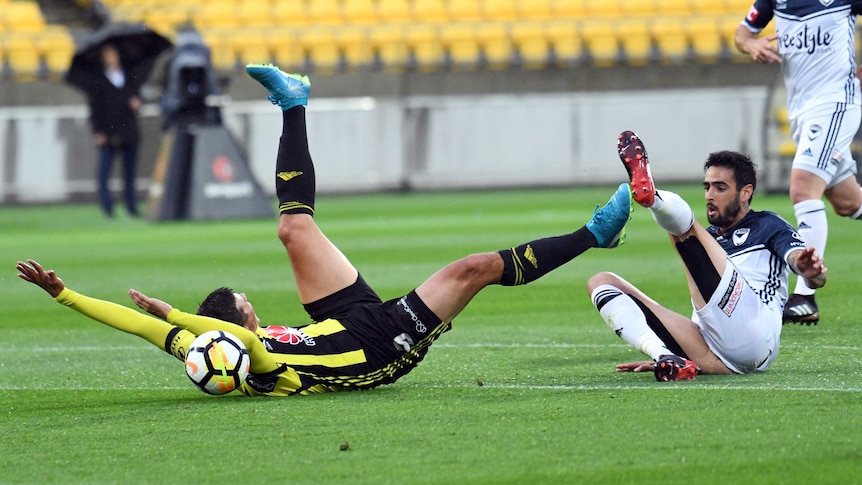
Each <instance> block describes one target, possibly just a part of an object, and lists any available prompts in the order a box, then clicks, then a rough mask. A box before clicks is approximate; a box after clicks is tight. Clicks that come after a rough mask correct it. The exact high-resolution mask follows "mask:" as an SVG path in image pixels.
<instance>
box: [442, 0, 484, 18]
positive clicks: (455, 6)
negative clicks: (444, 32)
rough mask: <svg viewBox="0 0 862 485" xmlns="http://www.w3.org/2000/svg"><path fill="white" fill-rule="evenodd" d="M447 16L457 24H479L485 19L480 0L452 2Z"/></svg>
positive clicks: (451, 0) (447, 8) (447, 9)
mask: <svg viewBox="0 0 862 485" xmlns="http://www.w3.org/2000/svg"><path fill="white" fill-rule="evenodd" d="M446 15H447V17H448V18H450V19H452V20H453V21H455V22H479V21H481V20H482V19H483V17H482V5H481V4H480V3H479V0H455V1H453V0H450V1H449V2H447V3H446Z"/></svg>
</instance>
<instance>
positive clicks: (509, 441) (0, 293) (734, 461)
mask: <svg viewBox="0 0 862 485" xmlns="http://www.w3.org/2000/svg"><path fill="white" fill-rule="evenodd" d="M697 185H698V184H691V185H689V186H687V187H686V188H681V187H676V188H677V189H678V190H679V191H680V193H681V194H682V195H683V196H684V197H685V198H686V200H688V201H689V202H690V203H691V204H692V205H693V207H694V208H695V211H696V213H697V215H698V219H699V220H701V221H702V222H703V221H704V219H705V215H704V205H703V202H702V200H703V199H702V192H701V191H700V190H699V189H698V186H697ZM612 191H613V188H612V187H597V188H577V189H575V188H571V189H554V190H517V191H484V192H463V193H434V194H391V195H360V196H320V197H319V199H318V202H317V209H318V211H317V216H316V217H317V220H318V223H319V224H320V225H321V226H322V227H323V229H324V231H325V232H326V233H327V234H328V235H329V237H330V239H332V240H333V241H334V242H335V243H336V244H337V245H338V246H339V247H340V248H341V249H342V250H343V251H344V252H345V253H346V254H347V255H348V257H350V258H351V260H352V261H353V262H354V264H355V265H356V266H357V267H358V268H359V270H360V271H361V272H362V274H363V275H364V276H365V278H366V279H367V280H368V281H369V282H370V283H371V284H372V285H373V286H374V287H375V289H376V290H377V291H378V293H380V295H381V296H382V297H383V298H384V299H386V298H392V297H396V296H400V295H402V294H404V293H406V292H407V291H409V290H410V289H412V288H413V287H415V286H416V285H418V284H419V283H420V282H421V281H423V280H424V278H426V277H427V276H428V275H430V274H431V273H432V272H433V271H435V270H436V269H438V268H439V267H441V266H443V265H444V264H446V263H448V262H450V261H452V260H454V259H457V258H459V257H462V256H464V255H466V254H469V253H471V252H479V251H494V250H497V249H500V248H504V247H511V246H514V245H516V244H520V243H522V242H526V241H528V240H531V239H535V238H538V237H544V236H550V235H556V234H561V233H564V232H569V231H572V230H574V229H576V228H578V227H580V226H581V225H582V224H583V223H584V222H586V220H587V219H588V218H589V216H590V214H591V213H592V211H593V208H594V207H595V205H596V204H597V203H604V201H606V200H607V198H608V197H609V196H610V194H611V193H612ZM755 206H756V207H757V208H759V209H770V210H774V211H776V212H778V213H780V214H781V215H783V216H784V217H785V218H787V219H788V220H791V221H793V220H794V219H793V214H792V209H791V204H790V202H789V200H788V198H787V196H786V195H775V196H767V195H765V194H758V196H757V197H756V198H755ZM829 217H830V236H829V247H828V251H827V254H826V262H827V266H828V267H829V271H830V273H829V274H830V278H829V283H828V285H827V287H826V288H824V289H823V290H821V291H820V292H819V293H818V303H819V304H820V307H821V314H822V320H821V322H820V324H819V325H818V326H816V327H815V326H811V327H806V326H790V325H788V326H785V327H784V330H783V334H782V349H781V353H780V355H779V357H778V359H777V360H776V362H775V363H774V364H773V365H772V367H771V368H770V369H769V370H768V371H767V372H765V373H761V374H757V375H746V376H701V377H699V378H698V379H697V380H696V381H692V382H681V383H657V382H655V381H654V379H653V377H652V375H651V374H619V373H616V372H614V364H616V363H618V362H623V361H628V360H640V359H642V356H641V355H640V354H639V353H638V352H636V351H633V350H631V349H630V348H629V347H628V346H627V345H625V344H624V342H622V341H621V340H619V339H618V338H617V337H616V336H615V335H614V334H613V332H611V331H610V329H608V328H607V326H606V325H605V324H604V322H603V321H602V320H601V318H600V317H599V316H598V314H597V313H596V312H595V310H594V309H593V307H592V305H591V303H590V301H589V298H588V296H587V294H586V291H585V289H584V288H585V283H586V280H587V278H588V277H589V276H590V275H592V274H594V273H596V272H598V271H602V270H609V271H614V272H617V273H619V274H621V275H622V276H624V277H626V278H627V279H629V280H630V281H632V282H633V283H635V284H637V285H639V286H640V287H642V288H646V289H647V291H648V293H650V294H651V295H652V296H653V297H654V298H656V299H658V300H660V301H662V302H663V303H665V304H666V305H667V306H669V307H671V308H673V309H675V310H677V311H680V312H683V313H688V312H689V311H690V303H689V299H688V294H687V290H686V286H685V281H684V278H683V276H682V272H681V264H680V262H679V259H678V257H677V256H676V254H675V252H674V251H673V249H672V248H671V246H670V244H669V243H668V240H667V237H666V235H665V234H664V233H663V232H662V230H661V229H660V228H658V226H656V224H655V223H654V222H653V221H652V219H651V217H650V215H649V213H648V211H646V210H644V209H640V208H636V209H635V212H634V214H633V217H632V220H631V222H630V223H629V226H628V239H627V241H626V244H625V245H624V246H622V247H620V248H618V249H615V250H591V251H589V252H588V253H587V254H585V255H584V256H582V257H580V258H578V259H576V260H575V261H573V262H572V263H570V264H568V265H566V266H564V267H563V268H561V269H560V270H557V271H556V272H554V273H551V274H550V275H548V276H546V277H545V278H543V279H541V280H539V281H537V282H535V283H532V284H530V285H528V286H524V287H518V288H503V287H497V286H495V287H490V288H488V289H486V290H485V291H483V292H482V293H481V294H480V295H479V296H478V297H477V298H476V299H475V300H474V301H473V303H472V304H471V305H470V306H469V307H468V308H467V309H466V310H465V311H464V312H463V314H462V315H461V316H460V317H459V318H457V319H456V320H455V322H454V329H453V330H452V331H451V332H449V333H448V334H446V335H444V336H443V337H442V338H441V339H440V340H439V341H438V342H437V343H436V344H435V345H434V346H433V347H432V349H431V351H430V352H429V354H428V357H427V358H426V360H425V361H424V362H423V363H422V364H421V365H420V366H419V367H418V368H417V369H415V370H414V371H413V372H412V373H410V374H409V375H407V376H406V377H404V378H403V379H402V380H400V381H398V382H397V383H395V384H394V385H391V386H385V387H380V388H377V389H375V390H372V391H367V392H354V393H341V394H327V395H319V396H307V397H292V398H247V397H244V396H241V395H238V394H236V395H234V394H231V395H227V396H222V397H212V396H207V395H205V394H203V393H201V392H200V391H198V390H196V389H195V388H194V387H193V386H192V385H191V383H190V382H189V381H188V379H187V378H186V377H185V373H184V371H183V367H182V365H181V364H180V363H179V362H177V361H176V360H174V359H173V358H171V357H170V356H168V355H167V354H165V353H164V352H161V351H159V350H157V349H155V348H154V347H151V346H149V345H148V344H146V343H145V342H144V341H142V340H139V339H137V338H136V337H133V336H130V335H126V334H123V333H121V332H118V331H116V330H113V329H110V328H107V327H104V326H102V325H100V324H98V323H96V322H93V321H91V320H89V319H87V318H85V317H83V316H81V315H79V314H78V313H76V312H74V311H71V310H69V309H66V308H63V307H61V306H60V305H58V304H56V303H54V302H52V301H51V299H50V298H49V297H48V296H47V295H46V294H45V293H44V292H42V291H41V290H40V289H39V288H37V287H35V286H33V285H30V284H28V283H25V282H23V281H21V280H19V279H18V278H17V276H16V274H15V270H14V264H15V261H16V260H19V259H25V258H34V259H37V260H39V261H40V262H42V263H43V264H45V265H46V266H47V267H48V268H53V269H56V270H57V271H58V273H59V274H60V276H61V277H62V278H63V279H64V281H65V282H66V284H67V285H68V286H70V287H71V288H74V289H76V290H78V291H81V292H83V293H86V294H88V295H90V296H94V297H98V298H103V299H108V300H113V301H117V302H121V303H124V304H126V305H128V306H133V305H132V303H131V301H130V300H129V299H128V297H127V293H126V292H127V290H128V289H129V288H137V289H140V290H142V291H144V292H145V293H148V294H150V295H152V296H155V297H158V298H162V299H165V300H167V301H169V302H171V303H173V304H174V305H176V306H178V307H180V308H184V309H187V310H193V309H194V307H195V305H196V304H197V303H198V302H199V301H200V299H202V298H203V296H204V295H205V294H206V293H207V292H208V291H209V290H211V289H212V288H214V287H215V286H220V285H229V286H232V287H234V288H235V289H236V290H238V291H244V292H246V293H247V294H248V295H249V298H250V300H251V301H252V303H253V304H254V305H255V308H256V310H257V311H258V313H259V315H260V316H261V318H262V319H263V320H264V323H265V324H294V325H297V324H302V323H305V322H307V316H306V315H305V314H304V312H303V310H302V307H301V305H300V304H299V302H298V301H297V299H296V294H295V285H294V283H293V277H292V275H291V272H290V269H289V265H288V262H287V257H286V256H285V254H284V251H283V249H282V248H281V245H280V243H279V241H278V239H277V237H276V231H275V227H276V222H275V220H263V221H260V220H255V221H222V222H198V223H162V224H153V223H148V222H146V221H141V220H131V219H126V218H119V219H118V220H114V221H108V220H104V219H103V218H102V217H101V216H100V214H99V212H98V209H97V208H96V207H95V205H92V206H91V205H83V206H68V207H63V206H45V207H2V208H0V254H2V256H3V257H2V271H0V316H2V317H0V412H2V416H0V423H2V438H0V483H33V484H36V483H38V484H49V483H50V484H53V483H56V484H67V483H69V484H72V483H122V484H135V483H141V484H158V483H267V484H273V483H296V484H305V483H308V484H312V483H313V484H320V483H367V484H387V483H391V484H432V483H452V484H486V483H513V484H514V483H519V484H520V483H525V484H537V483H553V484H556V483H578V484H582V483H602V484H604V483H637V484H644V483H656V484H668V483H716V484H719V483H721V484H725V483H775V484H779V483H781V484H785V483H800V484H809V483H836V484H847V483H859V482H860V481H862V478H860V476H862V475H860V473H862V343H860V340H862V337H860V336H862V317H860V316H859V310H860V308H862V301H860V300H862V297H860V295H862V258H860V256H859V249H860V247H862V246H860V243H859V240H860V237H859V235H860V234H862V232H860V231H862V225H860V224H859V223H858V222H856V221H848V220H846V219H841V218H838V217H837V216H835V215H834V214H832V213H830V216H829Z"/></svg>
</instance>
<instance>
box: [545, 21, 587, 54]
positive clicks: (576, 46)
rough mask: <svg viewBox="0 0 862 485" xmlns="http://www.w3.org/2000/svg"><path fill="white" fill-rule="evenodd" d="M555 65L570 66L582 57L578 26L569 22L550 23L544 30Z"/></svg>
mask: <svg viewBox="0 0 862 485" xmlns="http://www.w3.org/2000/svg"><path fill="white" fill-rule="evenodd" d="M545 32H546V33H547V36H548V42H550V44H551V51H552V52H553V56H554V61H555V63H556V64H557V65H571V64H575V63H577V62H578V61H580V60H581V57H582V56H583V41H582V40H581V35H580V34H579V33H578V26H577V24H575V23H574V22H572V21H570V20H561V21H556V22H550V23H548V24H547V27H546V28H545Z"/></svg>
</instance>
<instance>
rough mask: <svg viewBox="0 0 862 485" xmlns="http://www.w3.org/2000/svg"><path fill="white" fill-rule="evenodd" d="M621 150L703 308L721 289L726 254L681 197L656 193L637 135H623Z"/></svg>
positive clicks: (636, 191) (640, 197) (640, 196)
mask: <svg viewBox="0 0 862 485" xmlns="http://www.w3.org/2000/svg"><path fill="white" fill-rule="evenodd" d="M619 151H620V160H621V161H622V162H623V165H624V166H625V168H626V170H627V171H628V173H629V178H630V179H631V185H632V192H633V196H634V199H635V200H636V201H637V202H638V204H640V205H641V206H643V207H647V208H649V209H650V212H651V213H652V216H653V219H654V220H655V221H656V222H657V223H658V224H659V225H660V226H661V227H662V228H663V229H664V230H666V231H667V232H668V234H669V235H670V239H671V242H672V243H673V244H674V247H675V248H676V251H677V253H678V254H679V256H680V258H682V261H683V264H684V266H685V271H686V279H687V281H688V286H689V291H690V293H691V298H692V302H693V303H694V305H695V308H702V307H703V306H704V305H705V304H706V302H707V301H709V299H710V298H711V296H712V294H713V293H714V292H715V290H716V288H717V287H718V284H719V281H720V280H721V275H722V274H723V273H724V269H725V267H726V266H727V254H726V253H725V252H724V249H722V248H721V246H720V245H719V244H718V243H717V242H716V241H715V239H714V238H713V237H712V236H711V235H710V234H709V233H708V232H707V231H706V229H704V227H703V226H701V225H700V223H698V222H697V221H696V220H695V218H694V212H693V211H692V210H691V206H689V205H688V203H686V202H685V200H683V199H682V197H680V196H679V195H677V194H676V193H674V192H670V191H667V190H662V191H658V190H656V188H655V182H654V181H653V178H652V174H651V173H650V169H649V158H648V156H647V153H646V149H645V148H644V145H643V142H642V141H641V140H640V138H638V136H637V135H636V134H635V133H633V132H631V131H625V132H623V133H622V134H620V137H619Z"/></svg>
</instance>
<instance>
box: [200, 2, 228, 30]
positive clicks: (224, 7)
mask: <svg viewBox="0 0 862 485" xmlns="http://www.w3.org/2000/svg"><path fill="white" fill-rule="evenodd" d="M195 23H196V24H197V25H199V26H200V27H201V30H205V29H232V28H236V27H238V26H239V22H238V21H237V18H236V8H235V6H234V4H233V2H232V1H230V0H218V1H212V2H204V3H202V4H201V8H200V9H199V10H198V11H197V14H196V15H195Z"/></svg>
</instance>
